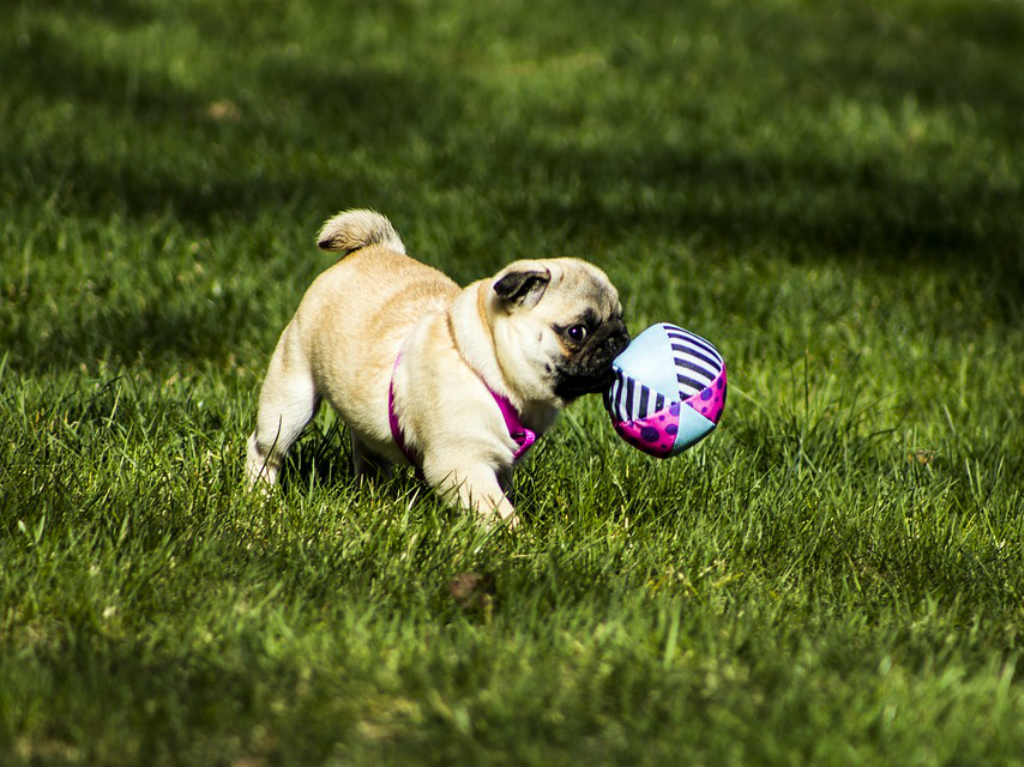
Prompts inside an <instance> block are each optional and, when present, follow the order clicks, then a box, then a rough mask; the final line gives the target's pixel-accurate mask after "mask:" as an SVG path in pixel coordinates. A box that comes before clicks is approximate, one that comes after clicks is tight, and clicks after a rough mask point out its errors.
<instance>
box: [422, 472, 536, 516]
mask: <svg viewBox="0 0 1024 767" xmlns="http://www.w3.org/2000/svg"><path fill="white" fill-rule="evenodd" d="M423 476H424V478H425V479H426V480H427V482H428V484H429V485H430V486H431V487H432V488H433V489H434V491H435V492H437V494H438V495H440V496H441V497H442V498H444V499H445V500H446V501H447V502H449V503H457V504H458V505H459V506H461V507H462V508H464V509H471V510H472V511H475V512H476V513H477V514H479V515H480V516H481V517H482V518H483V519H484V521H485V522H494V521H496V520H495V516H497V518H498V520H500V521H502V522H506V523H507V524H508V526H509V528H515V527H517V526H518V525H519V517H517V516H516V510H515V508H514V507H513V506H512V504H511V502H510V501H509V500H508V498H506V497H505V494H504V493H503V492H502V490H501V484H500V483H499V481H498V475H497V474H496V473H495V471H494V469H493V468H491V467H490V466H487V465H486V464H473V465H471V466H465V467H460V468H457V469H453V468H451V467H450V466H444V467H442V466H438V465H436V464H435V465H431V462H430V461H426V462H424V465H423Z"/></svg>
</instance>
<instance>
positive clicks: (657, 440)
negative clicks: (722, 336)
mask: <svg viewBox="0 0 1024 767" xmlns="http://www.w3.org/2000/svg"><path fill="white" fill-rule="evenodd" d="M612 368H613V369H614V372H615V382H614V383H613V384H612V386H611V388H610V389H609V390H608V391H607V392H605V396H604V404H605V408H606V409H607V410H608V414H609V415H610V416H611V419H612V425H613V426H614V427H615V431H616V432H618V434H619V436H620V437H622V438H623V439H624V440H626V442H628V443H629V444H631V445H633V446H634V447H636V448H639V449H640V450H643V451H644V452H645V453H649V454H650V455H653V456H656V457H658V458H667V457H668V456H671V455H677V454H678V453H681V452H682V451H683V450H685V449H686V448H688V447H690V446H691V445H693V444H695V443H696V442H698V441H700V440H701V439H703V438H704V437H706V436H707V435H708V434H710V433H711V432H712V431H713V430H714V428H715V426H717V425H718V421H719V419H720V418H721V417H722V410H723V409H724V408H725V392H726V382H725V361H724V360H723V359H722V355H721V354H720V353H719V352H718V350H717V349H716V348H715V347H714V345H713V344H712V343H711V342H710V341H708V340H706V339H704V338H701V337H700V336H698V335H696V334H694V333H691V332H690V331H688V330H683V328H681V327H678V326H676V325H670V324H668V323H665V322H662V323H659V324H657V325H651V327H649V328H647V330H645V331H644V332H643V333H641V334H640V335H638V336H637V337H636V338H634V339H633V340H632V342H630V344H629V346H628V347H626V349H625V351H623V352H622V353H621V354H620V355H619V356H618V357H616V358H615V360H614V362H613V363H612Z"/></svg>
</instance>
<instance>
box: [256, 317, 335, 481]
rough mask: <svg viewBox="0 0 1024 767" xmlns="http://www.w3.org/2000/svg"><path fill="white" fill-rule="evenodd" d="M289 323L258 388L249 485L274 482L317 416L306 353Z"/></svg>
mask: <svg viewBox="0 0 1024 767" xmlns="http://www.w3.org/2000/svg"><path fill="white" fill-rule="evenodd" d="M294 336H295V333H294V330H293V328H292V326H291V324H289V325H288V327H286V328H285V329H284V332H283V333H281V338H280V340H278V342H277V348H275V349H274V354H273V356H272V357H271V358H270V365H269V367H268V368H267V377H266V378H265V379H264V380H263V388H262V390H261V391H260V405H259V413H258V415H257V416H256V430H255V431H253V433H252V435H251V436H250V437H249V444H248V455H247V458H246V464H245V468H246V474H247V476H248V478H249V485H250V487H251V486H253V485H255V484H256V483H257V482H259V481H261V480H262V481H265V482H267V483H269V484H274V483H275V482H277V475H278V472H279V471H280V469H281V463H282V462H283V461H284V456H285V454H286V453H287V452H288V448H290V447H291V446H292V443H293V442H295V440H296V439H297V438H298V436H299V434H301V433H302V430H303V429H304V428H305V426H306V424H307V423H309V422H310V420H311V419H312V418H313V416H314V415H316V411H317V408H318V407H319V406H320V396H319V394H318V393H317V390H316V384H315V383H314V382H313V374H312V372H311V370H310V366H309V362H308V360H307V359H306V357H305V354H304V353H303V352H302V350H301V349H300V348H299V344H298V340H297V338H295V337H294Z"/></svg>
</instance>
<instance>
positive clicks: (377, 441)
mask: <svg viewBox="0 0 1024 767" xmlns="http://www.w3.org/2000/svg"><path fill="white" fill-rule="evenodd" d="M317 244H318V246H319V247H320V248H321V249H323V250H327V251H333V252H337V253H341V254H342V258H341V259H340V260H339V261H338V262H337V263H336V264H335V265H334V266H332V267H330V268H328V269H327V270H326V271H324V272H323V273H321V274H320V275H319V276H318V277H317V278H316V279H315V280H314V281H313V284H312V285H311V286H310V287H309V289H308V290H307V291H306V293H305V295H304V296H303V298H302V301H301V302H300V304H299V307H298V310H297V311H296V312H295V316H294V317H293V318H292V320H291V322H289V323H288V325H287V326H286V327H285V329H284V331H283V332H282V333H281V337H280V339H279V340H278V342H277V347H276V348H275V349H274V353H273V356H272V357H271V359H270V364H269V367H268V370H267V374H266V378H265V380H264V382H263V387H262V390H261V392H260V399H259V413H258V416H257V423H256V429H255V431H253V433H252V436H250V437H249V441H248V457H247V461H246V470H247V474H248V478H249V482H250V485H257V484H258V483H261V482H266V483H269V484H273V483H275V482H276V480H277V475H278V472H279V470H280V468H281V463H282V461H283V459H284V456H285V453H286V452H287V451H288V448H289V447H290V446H291V444H292V443H293V442H294V441H295V439H296V438H297V437H298V436H299V434H300V433H301V432H302V430H303V428H304V427H305V426H306V424H307V423H308V422H309V421H310V419H311V418H312V417H313V416H314V415H315V414H316V412H317V408H318V407H319V405H320V403H321V401H322V400H325V399H326V400H327V402H329V403H330V404H331V406H332V407H333V408H334V409H335V410H336V411H337V413H338V415H339V416H340V417H341V418H342V419H343V420H344V421H345V423H347V424H348V426H349V429H350V431H351V437H352V448H353V456H354V459H355V470H356V472H357V473H358V474H362V473H365V472H370V471H381V470H383V471H387V470H388V469H389V468H390V466H391V465H392V464H400V463H410V464H412V465H413V466H414V467H415V468H416V470H417V473H418V474H419V475H420V476H421V477H422V479H424V480H425V481H426V482H427V484H429V486H430V487H431V488H433V490H434V491H436V492H437V493H438V494H439V495H440V496H441V497H442V498H444V499H445V501H446V502H448V503H449V504H452V505H458V506H461V507H464V508H466V509H470V510H473V511H475V512H477V513H478V514H480V515H481V516H482V518H484V519H488V520H490V521H498V520H501V521H504V522H506V523H507V524H509V525H510V526H514V525H516V524H517V523H518V518H517V517H516V514H515V509H514V508H513V506H512V504H511V503H510V502H509V500H508V498H507V497H506V495H505V490H506V489H507V488H508V487H509V486H510V483H511V476H512V468H513V466H514V464H515V463H516V461H517V459H518V458H519V457H520V456H521V455H522V454H523V453H524V452H525V451H526V449H527V448H528V447H529V446H530V444H532V442H533V440H534V439H535V438H536V436H539V435H541V434H543V433H544V432H545V431H547V429H548V428H549V427H550V426H551V425H552V423H553V422H554V420H555V416H556V415H557V413H558V411H559V410H560V409H561V408H563V407H565V406H566V405H567V404H569V403H570V402H572V401H573V400H575V399H576V398H578V397H580V396H582V395H584V394H588V393H596V392H602V391H604V390H605V389H607V388H608V386H609V385H610V384H611V383H612V380H613V375H612V367H611V364H612V360H613V359H614V358H615V357H616V356H617V355H618V354H619V352H621V351H622V350H623V349H624V348H625V347H626V345H627V344H628V343H629V335H628V333H627V331H626V326H625V324H624V323H623V318H622V304H621V303H620V302H619V296H618V293H617V291H616V289H615V287H614V286H613V285H612V283H611V282H610V281H609V279H608V277H607V276H606V275H605V273H604V272H603V271H601V270H600V269H599V268H597V267H596V266H594V265H593V264H590V263H588V262H586V261H582V260H579V259H575V258H543V259H529V260H522V261H515V262H513V263H511V264H509V265H508V266H506V267H505V268H504V269H502V270H501V271H499V272H498V273H497V274H495V275H494V276H493V277H489V278H487V279H482V280H479V281H477V282H474V283H472V284H470V285H469V286H467V287H465V288H460V287H459V286H458V285H457V284H456V283H455V282H453V281H452V280H451V279H450V278H448V277H447V276H445V275H444V274H442V273H441V272H440V271H438V270H436V269H434V268H432V267H429V266H427V265H425V264H422V263H420V262H419V261H416V260H414V259H412V258H410V257H409V256H407V255H406V252H405V246H404V245H403V244H402V240H401V239H400V238H399V236H398V234H397V233H396V232H395V230H394V228H393V227H392V225H391V222H390V221H388V219H387V218H385V217H384V216H382V215H381V214H379V213H376V212H374V211H370V210H348V211H345V212H342V213H339V214H338V215H336V216H334V217H333V218H331V219H329V220H328V221H327V222H326V223H325V224H324V225H323V227H322V229H321V230H320V233H319V236H318V237H317Z"/></svg>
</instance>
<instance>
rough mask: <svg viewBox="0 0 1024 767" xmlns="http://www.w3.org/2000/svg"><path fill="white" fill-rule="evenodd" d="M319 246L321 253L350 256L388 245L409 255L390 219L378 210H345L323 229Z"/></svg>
mask: <svg viewBox="0 0 1024 767" xmlns="http://www.w3.org/2000/svg"><path fill="white" fill-rule="evenodd" d="M316 244H317V247H319V248H320V249H321V250H330V251H332V252H336V253H341V254H343V255H348V254H349V253H351V252H353V251H355V250H359V249H360V248H365V247H368V246H370V245H384V246H386V247H388V248H391V249H392V250H397V251H398V252H399V253H405V245H404V244H402V239H401V238H400V237H399V236H398V232H396V231H395V228H394V227H393V226H391V222H390V221H388V219H387V217H385V216H382V215H381V214H380V213H377V212H376V211H374V210H365V209H355V210H344V211H342V212H341V213H339V214H338V215H336V216H333V217H332V218H329V219H328V220H327V221H325V222H324V225H323V226H322V227H320V234H318V235H317V236H316Z"/></svg>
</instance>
